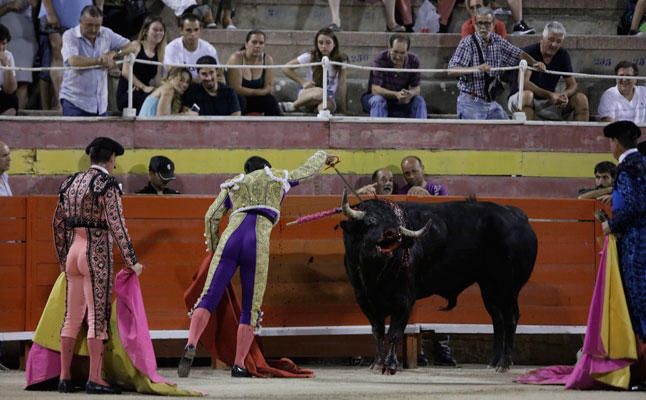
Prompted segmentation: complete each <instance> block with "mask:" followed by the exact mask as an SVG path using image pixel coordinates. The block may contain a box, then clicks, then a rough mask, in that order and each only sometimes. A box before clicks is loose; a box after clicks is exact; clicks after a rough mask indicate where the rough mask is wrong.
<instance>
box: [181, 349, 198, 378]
mask: <svg viewBox="0 0 646 400" xmlns="http://www.w3.org/2000/svg"><path fill="white" fill-rule="evenodd" d="M194 358H195V346H193V345H188V346H186V347H185V348H184V353H183V354H182V357H181V358H180V359H179V365H178V366H177V376H179V377H180V378H186V377H187V376H188V374H189V373H190V372H191V365H193V359H194Z"/></svg>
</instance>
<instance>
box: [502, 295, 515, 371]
mask: <svg viewBox="0 0 646 400" xmlns="http://www.w3.org/2000/svg"><path fill="white" fill-rule="evenodd" d="M519 316H520V313H519V311H518V299H517V298H516V297H514V298H513V299H510V300H509V303H507V305H506V307H505V308H504V311H503V319H504V322H503V324H504V338H503V344H502V345H503V348H502V353H501V354H502V356H501V358H500V360H498V364H496V371H498V372H505V371H507V370H509V368H510V367H511V366H512V365H513V361H512V354H513V352H514V336H515V335H516V327H517V325H518V318H519Z"/></svg>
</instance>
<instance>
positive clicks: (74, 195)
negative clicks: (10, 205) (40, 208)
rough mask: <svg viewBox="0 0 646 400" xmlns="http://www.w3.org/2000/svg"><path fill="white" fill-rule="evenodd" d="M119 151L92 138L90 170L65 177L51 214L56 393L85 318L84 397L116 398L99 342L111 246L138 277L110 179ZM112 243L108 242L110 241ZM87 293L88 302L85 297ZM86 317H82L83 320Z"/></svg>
mask: <svg viewBox="0 0 646 400" xmlns="http://www.w3.org/2000/svg"><path fill="white" fill-rule="evenodd" d="M123 152H124V150H123V146H121V145H120V144H119V143H117V142H116V141H114V140H112V139H110V138H107V137H98V138H96V139H94V140H93V141H92V143H90V144H89V145H88V146H87V147H86V149H85V153H86V154H88V155H89V156H90V161H91V162H92V165H91V166H90V168H89V169H88V170H87V171H83V172H78V173H76V174H74V175H71V176H69V177H68V178H67V179H66V180H65V182H63V184H62V185H61V187H60V189H59V191H58V193H59V200H58V205H57V206H56V212H55V213H54V221H53V228H54V242H55V244H56V251H57V253H58V261H59V264H60V267H61V270H62V271H64V272H65V278H66V281H67V293H66V296H65V320H64V322H63V328H62V329H61V331H60V335H61V351H60V359H61V374H60V382H59V385H58V391H59V392H62V393H63V392H65V393H66V392H71V391H72V390H73V388H72V381H71V371H70V367H71V363H72V358H73V355H74V347H75V343H76V337H77V335H78V333H79V330H80V328H81V324H82V322H83V320H84V317H85V318H87V326H88V332H87V347H88V350H89V354H90V373H89V379H88V381H87V384H86V386H85V390H86V392H87V393H96V394H101V393H119V389H118V388H114V387H112V386H110V384H109V383H108V382H106V381H105V380H104V379H103V377H102V367H103V341H104V340H106V339H107V338H108V323H109V319H110V312H109V310H110V302H111V301H112V293H111V292H112V287H113V276H112V267H113V259H112V242H113V240H114V241H116V242H117V245H118V246H119V249H120V250H121V255H122V256H123V259H124V261H125V263H126V266H127V267H129V268H131V269H132V270H134V272H135V273H137V275H139V274H140V273H141V271H142V269H143V266H142V265H141V264H140V263H139V262H138V260H137V256H136V255H135V251H134V249H133V247H132V241H131V240H130V236H129V235H128V230H127V229H126V225H125V221H124V217H123V211H122V206H121V189H120V188H119V184H118V183H117V180H116V179H115V178H114V177H113V176H112V175H110V174H111V173H112V170H113V169H114V167H115V165H116V158H117V156H120V155H122V154H123ZM113 238H114V239H113ZM87 293H91V297H90V296H87V295H86V294H87ZM86 313H87V317H86Z"/></svg>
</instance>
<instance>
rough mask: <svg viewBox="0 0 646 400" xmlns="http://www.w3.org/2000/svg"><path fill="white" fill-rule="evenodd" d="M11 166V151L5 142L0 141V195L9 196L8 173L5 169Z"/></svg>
mask: <svg viewBox="0 0 646 400" xmlns="http://www.w3.org/2000/svg"><path fill="white" fill-rule="evenodd" d="M10 166H11V151H10V150H9V146H7V144H6V143H4V142H2V141H0V196H11V195H12V194H13V193H11V187H10V186H9V175H7V171H8V170H9V167H10Z"/></svg>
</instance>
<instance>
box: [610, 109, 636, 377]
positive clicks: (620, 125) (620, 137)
mask: <svg viewBox="0 0 646 400" xmlns="http://www.w3.org/2000/svg"><path fill="white" fill-rule="evenodd" d="M603 134H604V135H605V136H606V137H608V138H610V150H611V152H612V155H613V156H614V157H615V158H616V159H617V160H618V161H619V163H618V165H617V179H616V181H615V184H614V188H613V190H612V218H610V219H609V220H608V221H606V222H604V223H603V224H602V228H603V232H604V233H605V234H610V233H612V234H615V235H616V236H617V250H618V253H619V267H620V269H621V276H622V281H623V284H624V291H625V295H626V301H627V303H628V312H629V314H630V320H631V322H632V326H633V330H634V331H635V334H636V336H637V349H638V359H637V362H636V363H635V364H634V365H633V366H632V368H631V381H632V382H631V385H632V386H631V389H632V390H646V156H644V155H643V154H640V152H639V151H638V150H637V148H636V147H637V139H638V138H639V136H641V130H640V129H639V127H637V125H635V124H634V123H633V122H632V121H617V122H613V123H612V124H610V125H607V126H606V127H605V128H604V129H603ZM641 147H642V148H643V147H644V145H643V144H642V145H641Z"/></svg>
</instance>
